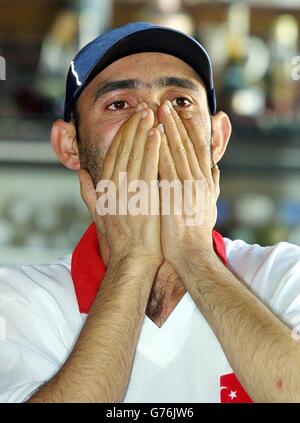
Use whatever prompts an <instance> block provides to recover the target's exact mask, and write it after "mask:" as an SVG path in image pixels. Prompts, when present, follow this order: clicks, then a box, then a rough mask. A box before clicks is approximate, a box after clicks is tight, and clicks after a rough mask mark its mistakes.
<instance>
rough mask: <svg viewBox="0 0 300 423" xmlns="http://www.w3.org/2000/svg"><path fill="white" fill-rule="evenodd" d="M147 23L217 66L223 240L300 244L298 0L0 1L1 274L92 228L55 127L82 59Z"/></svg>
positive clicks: (51, 254) (64, 248)
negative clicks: (222, 122) (198, 46)
mask: <svg viewBox="0 0 300 423" xmlns="http://www.w3.org/2000/svg"><path fill="white" fill-rule="evenodd" d="M138 20H143V21H149V22H155V23H159V24H162V25H165V26H169V27H173V28H175V29H178V30H181V31H184V32H186V33H188V34H190V35H192V36H194V37H195V38H196V39H198V40H199V41H200V42H202V43H203V44H204V46H205V47H206V49H207V50H208V52H209V54H210V56H211V59H212V62H213V68H214V77H215V84H216V87H217V100H218V109H223V110H224V111H226V112H227V113H228V114H229V116H230V118H231V120H232V124H233V134H232V138H231V142H230V144H229V147H228V150H227V153H226V155H225V157H224V159H223V160H222V162H221V163H220V169H221V178H222V179H221V196H220V199H219V202H218V210H219V216H218V223H217V229H218V230H220V231H221V233H222V234H223V235H224V236H227V237H230V238H232V239H237V238H241V239H243V240H245V241H247V242H249V243H255V242H258V243H260V244H261V245H270V244H274V243H276V242H278V241H289V242H292V243H294V244H297V245H300V189H299V185H300V184H299V183H300V137H299V135H300V80H298V79H300V66H299V64H300V58H299V57H298V56H300V34H299V22H300V2H299V0H269V1H267V0H265V1H263V0H261V1H260V0H249V1H200V0H182V1H181V0H160V1H159V0H131V1H130V0H115V1H113V0H74V1H71V0H70V1H67V0H65V1H63V0H26V1H25V0H16V1H14V0H0V56H1V57H2V58H4V59H5V60H3V59H1V60H0V65H1V64H2V68H1V69H2V71H1V72H0V79H1V80H0V93H1V94H0V193H1V196H0V265H2V264H17V263H24V264H25V263H42V262H47V261H49V260H51V259H54V258H57V257H59V256H62V255H64V254H67V253H68V252H71V251H72V249H73V248H74V246H75V245H76V242H77V241H78V240H79V238H80V237H81V235H82V234H83V232H84V231H85V229H86V227H87V226H88V224H89V223H90V217H89V214H88V212H87V210H86V208H85V206H84V205H83V203H82V201H81V198H80V194H79V187H78V181H77V176H76V175H75V174H73V173H72V172H71V171H68V170H66V169H65V168H63V167H62V166H61V165H60V164H59V163H58V162H57V160H56V157H55V156H54V153H53V152H52V150H51V146H50V143H49V133H50V128H51V122H52V121H53V120H54V119H56V118H57V117H61V116H62V110H63V102H64V90H65V77H66V74H67V71H68V67H69V64H70V61H71V60H72V58H73V56H74V54H75V53H76V52H77V51H78V50H79V48H80V47H82V46H83V45H84V44H86V43H87V42H88V41H90V40H91V39H93V38H95V37H96V36H97V35H99V34H100V33H101V32H103V31H105V30H107V29H110V28H113V27H116V26H119V25H122V24H125V23H127V22H130V21H138ZM3 63H5V64H6V67H5V69H4V65H3ZM4 71H5V72H4ZM4 74H5V75H4ZM5 77H6V79H5Z"/></svg>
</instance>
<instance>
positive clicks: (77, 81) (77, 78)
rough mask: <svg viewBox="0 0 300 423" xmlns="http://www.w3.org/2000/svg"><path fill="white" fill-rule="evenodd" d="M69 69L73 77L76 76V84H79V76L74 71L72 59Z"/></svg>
mask: <svg viewBox="0 0 300 423" xmlns="http://www.w3.org/2000/svg"><path fill="white" fill-rule="evenodd" d="M71 70H72V74H73V75H74V76H75V78H76V84H77V85H79V86H80V85H81V82H80V81H79V76H78V73H77V72H76V70H75V67H74V61H73V60H72V62H71Z"/></svg>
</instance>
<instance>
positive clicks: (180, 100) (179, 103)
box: [171, 97, 191, 107]
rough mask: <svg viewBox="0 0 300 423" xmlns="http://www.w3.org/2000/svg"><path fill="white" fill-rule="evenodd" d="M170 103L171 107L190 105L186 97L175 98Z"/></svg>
mask: <svg viewBox="0 0 300 423" xmlns="http://www.w3.org/2000/svg"><path fill="white" fill-rule="evenodd" d="M174 102H175V104H174ZM186 102H188V103H189V104H186ZM171 103H172V106H173V107H178V106H179V107H187V106H189V105H190V104H191V101H190V100H189V99H188V98H186V97H176V98H174V99H173V100H172V101H171Z"/></svg>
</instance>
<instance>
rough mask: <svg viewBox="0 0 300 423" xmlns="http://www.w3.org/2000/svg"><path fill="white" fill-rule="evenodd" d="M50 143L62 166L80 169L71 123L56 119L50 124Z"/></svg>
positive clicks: (74, 133)
mask: <svg viewBox="0 0 300 423" xmlns="http://www.w3.org/2000/svg"><path fill="white" fill-rule="evenodd" d="M51 144H52V147H53V150H54V151H55V154H56V155H57V157H58V159H59V161H60V162H61V163H62V164H63V165H64V166H66V167H68V168H69V169H72V170H79V169H80V161H79V152H78V145H77V140H76V130H75V127H74V125H73V124H72V123H69V122H65V121H64V120H62V119H58V120H56V121H55V122H54V123H53V125H52V130H51Z"/></svg>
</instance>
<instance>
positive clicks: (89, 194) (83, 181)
mask: <svg viewBox="0 0 300 423" xmlns="http://www.w3.org/2000/svg"><path fill="white" fill-rule="evenodd" d="M77 175H78V177H79V182H80V195H81V198H82V199H83V201H84V202H85V204H86V206H87V208H88V209H89V212H90V214H91V215H92V217H93V220H94V218H95V210H96V202H97V193H96V189H95V187H94V183H93V180H92V177H91V175H90V173H89V172H88V171H87V170H86V169H80V170H78V171H77Z"/></svg>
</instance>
